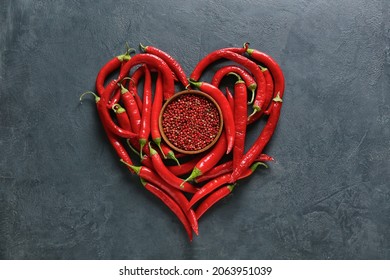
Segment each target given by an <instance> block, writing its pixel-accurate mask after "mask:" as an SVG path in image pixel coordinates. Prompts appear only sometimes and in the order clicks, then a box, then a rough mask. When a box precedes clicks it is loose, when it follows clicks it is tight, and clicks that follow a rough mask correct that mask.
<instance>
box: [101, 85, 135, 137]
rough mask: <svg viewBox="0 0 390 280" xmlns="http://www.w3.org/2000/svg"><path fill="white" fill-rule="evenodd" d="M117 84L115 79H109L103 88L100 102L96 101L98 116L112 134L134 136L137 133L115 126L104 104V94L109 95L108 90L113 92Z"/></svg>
mask: <svg viewBox="0 0 390 280" xmlns="http://www.w3.org/2000/svg"><path fill="white" fill-rule="evenodd" d="M117 87H119V86H118V83H117V81H116V80H113V81H111V82H110V83H109V84H108V86H107V87H106V88H105V89H104V91H103V94H102V97H101V100H100V102H98V103H97V107H98V112H99V116H100V118H101V121H102V123H103V125H104V126H106V127H107V128H108V129H109V130H110V131H111V132H112V133H113V134H115V135H118V136H120V137H122V138H134V137H138V135H137V134H136V133H134V132H131V131H129V130H125V129H122V128H120V127H119V126H117V125H116V124H115V123H114V122H113V121H112V119H111V116H110V113H109V111H108V108H107V106H106V104H107V102H106V100H108V99H104V96H109V93H110V92H113V91H114V90H115V89H116V88H117Z"/></svg>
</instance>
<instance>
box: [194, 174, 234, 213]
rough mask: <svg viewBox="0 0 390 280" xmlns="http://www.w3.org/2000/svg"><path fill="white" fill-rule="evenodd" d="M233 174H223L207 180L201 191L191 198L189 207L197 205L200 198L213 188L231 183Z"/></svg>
mask: <svg viewBox="0 0 390 280" xmlns="http://www.w3.org/2000/svg"><path fill="white" fill-rule="evenodd" d="M230 176H231V174H229V173H228V174H224V175H221V176H219V177H217V178H215V179H213V180H211V181H209V182H207V183H206V184H205V185H204V186H203V187H202V188H201V189H199V191H197V192H196V193H195V194H194V195H193V197H192V198H191V200H190V203H189V205H188V207H189V208H191V207H192V206H194V205H195V203H197V202H198V201H199V200H201V199H202V198H204V197H205V196H206V195H208V194H209V193H211V192H212V191H213V190H215V189H217V188H219V187H221V186H223V185H225V184H227V183H229V181H230Z"/></svg>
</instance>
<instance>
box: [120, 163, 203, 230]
mask: <svg viewBox="0 0 390 280" xmlns="http://www.w3.org/2000/svg"><path fill="white" fill-rule="evenodd" d="M149 160H150V161H151V159H150V157H149ZM121 162H122V163H124V164H125V165H126V166H128V167H129V168H130V169H131V170H132V171H133V172H136V174H137V175H139V176H140V177H141V179H143V180H146V181H148V182H150V183H152V184H153V185H155V186H156V187H158V188H160V189H162V190H163V191H164V192H166V193H167V194H168V195H169V196H170V197H171V198H172V199H173V200H174V201H176V203H177V204H178V205H179V207H180V208H181V209H182V210H183V212H184V213H185V215H186V216H187V218H188V220H189V222H190V224H191V227H192V228H193V230H194V232H195V233H196V234H198V223H197V221H196V219H195V218H194V217H195V213H194V211H193V210H192V209H189V207H188V205H189V202H188V200H187V198H186V197H185V195H184V194H183V193H182V192H181V191H180V190H178V189H176V188H174V187H172V186H171V185H169V184H168V183H167V182H165V181H164V180H163V179H162V178H161V177H160V176H158V175H157V174H156V173H155V172H154V171H153V169H152V168H153V167H152V168H148V167H146V166H142V167H136V166H131V165H129V164H128V163H127V162H125V161H123V160H121ZM142 162H143V163H144V159H143V160H142Z"/></svg>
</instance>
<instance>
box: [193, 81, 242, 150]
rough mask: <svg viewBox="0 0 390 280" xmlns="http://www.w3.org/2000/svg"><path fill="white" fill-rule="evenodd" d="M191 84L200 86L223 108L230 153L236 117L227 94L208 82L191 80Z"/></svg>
mask: <svg viewBox="0 0 390 280" xmlns="http://www.w3.org/2000/svg"><path fill="white" fill-rule="evenodd" d="M189 81H190V84H191V85H193V86H195V87H197V88H199V89H200V90H201V91H203V92H205V93H207V94H208V95H210V96H211V97H212V98H214V100H215V101H216V102H217V103H218V105H219V107H220V108H221V110H222V117H223V123H224V128H225V131H226V138H227V150H226V154H228V153H230V152H231V150H232V149H233V145H234V137H235V133H236V132H235V127H234V117H233V112H232V109H231V108H230V105H229V102H228V101H227V99H226V97H225V95H223V93H222V92H221V91H220V90H219V89H218V88H217V87H215V86H213V85H211V84H209V83H206V82H194V81H192V80H189Z"/></svg>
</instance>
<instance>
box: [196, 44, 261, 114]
mask: <svg viewBox="0 0 390 280" xmlns="http://www.w3.org/2000/svg"><path fill="white" fill-rule="evenodd" d="M222 58H224V59H228V60H232V61H234V62H236V63H239V64H241V65H242V66H243V67H245V68H247V69H248V70H249V71H250V72H251V73H252V74H253V76H254V78H255V81H256V83H257V89H256V96H259V98H260V104H259V106H260V107H261V108H263V105H264V104H263V103H264V99H265V96H264V95H265V90H266V88H265V78H264V74H263V72H262V71H261V70H260V68H259V67H258V66H257V64H256V63H255V62H253V61H251V60H250V59H248V58H247V57H245V56H243V55H241V54H238V53H234V52H231V51H221V52H218V51H217V52H216V53H215V54H214V55H213V56H211V57H210V58H209V63H213V62H215V61H217V60H219V59H222ZM194 72H195V74H194ZM194 72H192V73H193V74H191V78H190V79H191V80H195V81H196V80H198V79H199V73H198V72H196V71H195V70H194ZM190 82H191V81H190Z"/></svg>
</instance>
